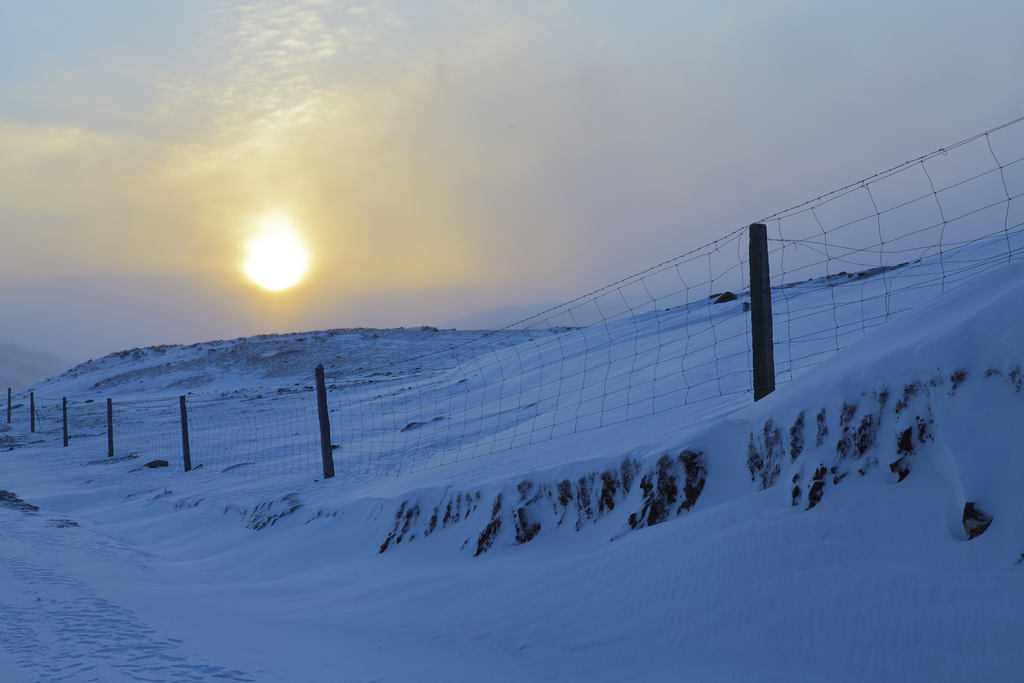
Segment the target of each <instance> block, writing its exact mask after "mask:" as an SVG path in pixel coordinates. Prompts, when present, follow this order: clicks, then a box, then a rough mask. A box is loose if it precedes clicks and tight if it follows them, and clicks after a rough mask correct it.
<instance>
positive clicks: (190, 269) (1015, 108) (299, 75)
mask: <svg viewBox="0 0 1024 683" xmlns="http://www.w3.org/2000/svg"><path fill="white" fill-rule="evenodd" d="M1022 25H1024V5H1022V4H1021V3H1019V2H1010V1H1007V2H978V3H963V2H954V1H944V0H938V1H934V2H927V3H926V2H871V1H868V2H860V3H832V2H810V1H808V2H801V1H799V0H794V1H789V2H755V1H739V0H737V1H733V2H728V1H727V2H716V3H707V2H686V1H672V2H669V1H665V2H654V1H652V2H636V3H621V2H612V1H610V0H607V1H606V0H590V1H587V0H562V1H558V0H554V1H548V2H539V1H538V2H532V1H530V0H524V1H523V2H515V3H509V2H500V1H495V2H487V1H483V0H480V1H476V0H435V1H433V2H430V3H425V2H413V1H411V0H410V1H401V0H396V1H394V2H366V1H361V2H341V1H338V2H333V1H329V0H308V1H305V2H301V1H296V2H212V1H203V2H200V1H198V0H182V1H179V2H175V3H140V2H136V1H135V0H97V1H95V2H89V3H84V2H72V1H70V0H69V1H59V0H52V1H49V2H38V3H3V4H2V5H0V342H2V343H15V344H17V345H19V346H21V347H22V348H25V349H29V350H32V351H45V352H50V353H54V354H57V355H58V356H61V357H62V358H64V359H66V360H68V361H69V362H79V361H82V360H86V359H88V358H92V357H97V356H101V355H104V354H106V353H109V352H113V351H117V350H120V349H124V348H132V347H136V346H144V345H152V344H167V343H189V342H195V341H202V340H209V339H218V338H230V337H237V336H241V335H248V334H256V333H264V332H285V331H298V330H309V329H323V328H335V327H353V326H399V325H405V326H410V325H420V324H430V325H444V324H445V323H446V322H448V321H451V320H454V319H458V318H460V317H462V316H466V315H469V314H473V313H476V312H479V311H486V310H489V309H493V308H497V307H503V306H524V307H526V310H529V308H530V307H531V306H533V307H538V308H539V307H543V306H544V305H545V304H549V303H557V302H558V301H561V300H565V299H569V298H572V297H574V296H576V295H578V294H581V293H583V292H585V291H588V290H590V289H593V288H595V287H598V286H600V285H602V284H605V283H606V282H608V281H611V280H616V279H618V278H619V277H622V276H625V275H628V274H630V273H633V272H636V271H639V270H642V269H644V268H646V267H647V266H650V265H652V264H654V263H656V262H660V261H662V260H664V259H665V258H667V257H671V256H674V255H677V254H681V253H684V252H686V251H689V250H690V249H692V248H694V247H696V246H698V245H700V244H703V243H705V242H708V241H710V240H712V239H714V238H715V237H717V236H719V235H722V234H725V233H727V232H729V231H731V230H733V229H735V228H737V227H740V226H742V225H745V224H747V223H750V222H752V221H756V220H758V219H759V218H762V217H764V216H767V215H770V214H772V213H774V212H775V211H777V210H780V209H783V208H786V207H788V206H791V205H793V204H796V203H798V202H800V201H803V200H805V199H809V198H812V197H815V196H817V195H819V194H821V193H823V192H826V191H828V190H831V189H833V188H834V187H837V186H840V185H845V184H847V183H849V182H852V181H856V180H857V179H859V178H862V177H865V176H868V175H871V174H872V173H874V172H876V171H879V170H882V169H885V168H888V167H890V166H892V165H894V164H897V163H900V162H902V161H905V160H907V159H910V158H914V157H917V156H920V155H921V154H924V153H926V152H929V151H932V150H934V149H937V148H939V147H942V146H945V145H948V144H950V143H952V142H955V141H957V140H960V139H963V138H965V137H968V136H970V135H972V134H974V133H978V132H980V131H983V130H986V129H988V128H990V127H992V126H995V125H998V124H1000V123H1003V122H1005V121H1008V120H1010V119H1013V118H1016V117H1017V116H1020V115H1022V114H1024V90H1022V89H1021V88H1020V72H1019V65H1020V64H1021V63H1024V43H1022V42H1021V41H1020V39H1019V27H1020V26H1022ZM268 217H277V218H276V219H275V220H278V219H279V220H283V221H285V222H286V223H287V224H288V225H289V226H291V228H292V229H293V230H294V232H295V233H296V234H297V235H298V236H299V238H300V239H301V241H302V243H303V244H304V245H305V247H306V248H307V249H308V251H309V267H308V272H307V273H306V275H305V277H304V279H302V280H301V282H299V284H297V285H295V286H294V287H291V288H288V289H284V290H282V291H277V292H269V291H266V290H265V289H263V288H261V287H259V286H257V285H256V284H254V283H253V282H251V281H250V280H249V279H247V278H246V276H245V273H244V272H243V266H244V263H245V260H246V254H247V248H248V245H250V244H251V240H252V239H253V236H254V235H255V234H257V233H259V231H260V230H261V226H265V225H266V223H267V221H268V220H270V218H268ZM509 322H511V321H509Z"/></svg>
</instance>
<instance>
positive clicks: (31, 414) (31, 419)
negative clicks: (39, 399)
mask: <svg viewBox="0 0 1024 683" xmlns="http://www.w3.org/2000/svg"><path fill="white" fill-rule="evenodd" d="M28 423H29V431H31V432H32V433H33V434H35V431H36V392H34V391H30V392H28Z"/></svg>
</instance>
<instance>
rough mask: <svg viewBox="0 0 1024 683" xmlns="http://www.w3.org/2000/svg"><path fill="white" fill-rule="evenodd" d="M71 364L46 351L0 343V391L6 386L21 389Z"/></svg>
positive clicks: (51, 375)
mask: <svg viewBox="0 0 1024 683" xmlns="http://www.w3.org/2000/svg"><path fill="white" fill-rule="evenodd" d="M69 366H70V363H68V362H67V361H65V360H62V359H60V358H58V357H57V356H54V355H53V354H50V353H46V352H45V351H26V350H25V349H23V348H21V347H19V346H17V345H15V344H0V391H2V390H3V389H4V388H6V387H10V388H12V389H14V390H15V391H20V390H21V389H25V388H28V387H30V386H32V385H33V384H35V383H36V382H41V381H43V380H44V379H48V378H50V377H53V376H54V375H57V374H59V373H61V372H63V371H64V370H66V369H67V368H68V367H69Z"/></svg>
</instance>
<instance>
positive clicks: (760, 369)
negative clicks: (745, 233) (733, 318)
mask: <svg viewBox="0 0 1024 683" xmlns="http://www.w3.org/2000/svg"><path fill="white" fill-rule="evenodd" d="M750 334H751V337H752V341H751V348H752V351H753V368H754V400H755V401H760V400H761V399H762V398H764V397H765V396H767V395H768V394H770V393H772V392H773V391H775V349H774V344H773V341H772V284H771V273H770V271H769V268H768V227H767V226H766V225H765V224H764V223H753V224H752V225H751V226H750Z"/></svg>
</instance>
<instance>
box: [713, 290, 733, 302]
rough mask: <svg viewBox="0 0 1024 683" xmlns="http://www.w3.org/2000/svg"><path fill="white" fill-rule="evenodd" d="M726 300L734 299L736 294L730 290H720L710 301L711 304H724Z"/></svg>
mask: <svg viewBox="0 0 1024 683" xmlns="http://www.w3.org/2000/svg"><path fill="white" fill-rule="evenodd" d="M728 301H736V295H735V294H733V293H732V292H722V293H721V294H719V295H718V297H717V298H716V299H715V300H714V301H712V302H711V303H713V304H724V303H726V302H728Z"/></svg>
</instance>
